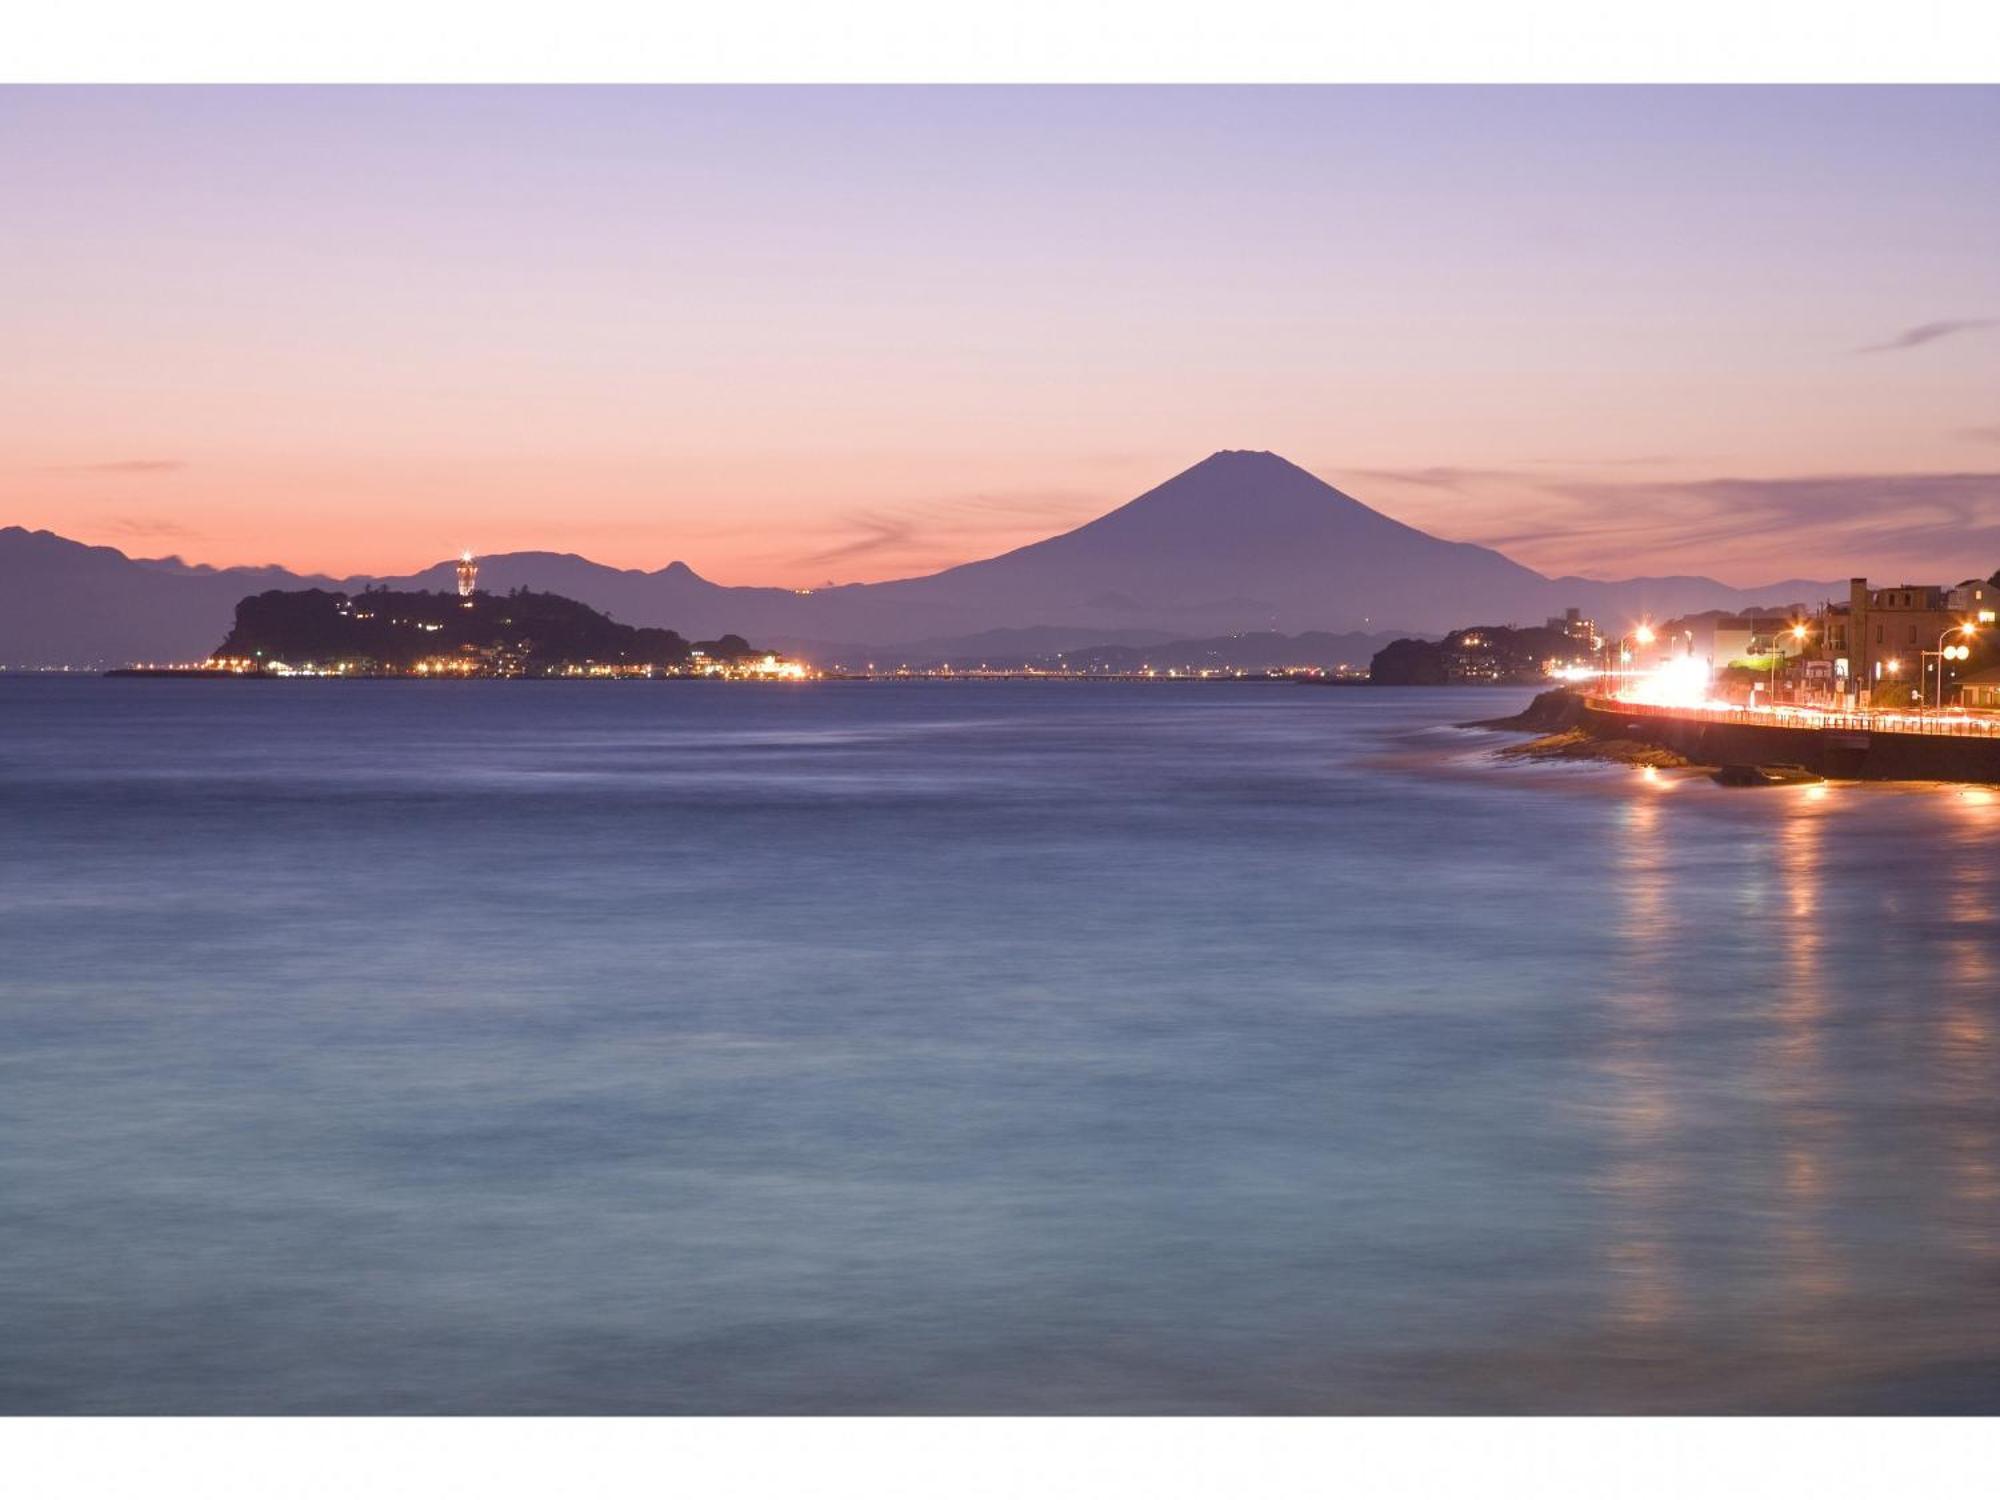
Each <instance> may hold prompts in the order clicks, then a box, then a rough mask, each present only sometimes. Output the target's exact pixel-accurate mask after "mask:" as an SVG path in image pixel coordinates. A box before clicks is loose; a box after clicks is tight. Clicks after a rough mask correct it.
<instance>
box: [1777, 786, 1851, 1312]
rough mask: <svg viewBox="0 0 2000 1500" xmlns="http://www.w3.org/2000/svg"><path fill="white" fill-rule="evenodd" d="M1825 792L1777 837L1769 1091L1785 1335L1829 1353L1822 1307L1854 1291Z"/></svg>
mask: <svg viewBox="0 0 2000 1500" xmlns="http://www.w3.org/2000/svg"><path fill="white" fill-rule="evenodd" d="M1825 793H1826V788H1825V787H1823V786H1814V787H1806V788H1803V789H1801V795H1799V796H1798V797H1796V798H1794V799H1793V802H1792V805H1791V806H1789V807H1787V808H1786V809H1785V813H1784V817H1783V821H1782V822H1781V823H1780V824H1779V825H1778V829H1777V833H1776V840H1775V862H1776V876H1777V890H1776V892H1775V902H1774V904H1775V905H1776V907H1777V909H1778V912H1779V920H1778V922H1777V923H1775V924H1773V930H1774V939H1775V941H1776V943H1777V946H1778V948H1779V952H1780V963H1779V966H1778V973H1777V976H1776V977H1777V980H1778V987H1777V1007H1776V1016H1775V1021H1776V1033H1777V1034H1776V1044H1775V1046H1774V1047H1773V1049H1772V1050H1771V1056H1772V1058H1773V1061H1772V1065H1771V1077H1770V1079H1769V1081H1768V1084H1767V1086H1766V1090H1765V1092H1766V1093H1767V1094H1768V1096H1769V1097H1770V1098H1771V1099H1773V1100H1774V1101H1775V1103H1776V1114H1777V1118H1776V1121H1775V1128H1774V1131H1773V1141H1774V1144H1775V1147H1776V1151H1777V1160H1776V1167H1777V1171H1776V1190H1775V1194H1774V1202H1773V1208H1774V1210H1775V1240H1776V1245H1775V1251H1776V1262H1777V1264H1776V1271H1777V1281H1778V1287H1777V1293H1778V1295H1777V1307H1778V1313H1779V1318H1780V1323H1781V1328H1780V1336H1781V1338H1782V1340H1783V1341H1784V1342H1785V1343H1786V1344H1787V1345H1788V1346H1789V1347H1791V1348H1793V1349H1794V1350H1811V1349H1817V1348H1820V1347H1822V1346H1824V1345H1825V1344H1826V1342H1827V1339H1828V1329H1829V1328H1830V1326H1831V1324H1830V1323H1829V1322H1828V1321H1826V1320H1824V1319H1822V1318H1820V1317H1819V1316H1818V1314H1819V1312H1820V1310H1821V1309H1822V1308H1823V1307H1824V1305H1825V1304H1826V1303H1827V1302H1828V1301H1829V1300H1830V1299H1831V1298H1833V1297H1835V1296H1837V1295H1838V1294H1839V1293H1840V1292H1841V1291H1842V1290H1843V1288H1844V1287H1845V1285H1846V1276H1845V1273H1844V1271H1843V1269H1842V1265H1841V1259H1840V1249H1839V1245H1838V1242H1837V1240H1836V1238H1835V1237H1834V1235H1833V1233H1832V1231H1831V1230H1830V1228H1829V1223H1828V1220H1829V1216H1830V1214H1831V1212H1832V1196H1833V1192H1834V1189H1835V1186H1836V1184H1835V1182H1834V1180H1833V1177H1834V1172H1833V1165H1832V1164H1833V1163H1834V1162H1836V1161H1838V1160H1839V1159H1840V1150H1839V1139H1838V1137H1839V1131H1840V1113H1839V1111H1838V1110H1836V1109H1834V1108H1833V1107H1831V1106H1830V1104H1829V1103H1828V1096H1829V1094H1830V1092H1831V1083H1832V1080H1831V1079H1830V1078H1829V1076H1828V1073H1827V1060H1826V1024H1827V1012H1828V1004H1829V1002H1828V998H1827V976H1826V974H1825V972H1824V966H1823V950H1824V948H1825V945H1826V941H1827V933H1826V920H1827V918H1826V913H1825V911H1824V909H1823V906H1824V903H1823V893H1822V882H1823V880H1824V878H1825V876H1824V866H1825V857H1826V847H1825V846H1826V826H1827V824H1826V815H1825V813H1826V800H1827V799H1826V795H1825Z"/></svg>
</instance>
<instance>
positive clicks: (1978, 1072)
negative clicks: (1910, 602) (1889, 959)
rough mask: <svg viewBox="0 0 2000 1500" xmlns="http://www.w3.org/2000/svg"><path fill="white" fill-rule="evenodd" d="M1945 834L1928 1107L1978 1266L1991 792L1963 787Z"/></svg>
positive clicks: (1990, 1221)
mask: <svg viewBox="0 0 2000 1500" xmlns="http://www.w3.org/2000/svg"><path fill="white" fill-rule="evenodd" d="M1953 821H1954V827H1953V829H1952V833H1953V837H1951V838H1950V840H1949V841H1948V843H1947V844H1946V849H1945V862H1946V869H1945V872H1944V873H1945V889H1944V892H1943V897H1942V902H1941V906H1942V910H1941V911H1940V912H1939V913H1938V914H1937V916H1938V921H1939V922H1940V923H1941V924H1942V928H1943V933H1942V940H1941V947H1942V951H1943V959H1944V965H1943V974H1942V976H1941V978H1942V983H1941V984H1940V986H1939V993H1938V997H1937V1003H1936V1005H1935V1007H1934V1008H1933V1009H1932V1010H1931V1011H1930V1013H1929V1014H1930V1017H1931V1032H1932V1036H1931V1051H1932V1053H1933V1055H1934V1057H1935V1058H1936V1065H1937V1104H1938V1108H1939V1110H1940V1112H1941V1114H1942V1117H1943V1119H1944V1120H1945V1121H1946V1131H1945V1139H1944V1148H1945V1161H1946V1164H1947V1171H1948V1173H1949V1179H1950V1190H1951V1193H1952V1196H1953V1199H1954V1202H1955V1207H1956V1210H1957V1211H1956V1212H1955V1213H1954V1214H1953V1215H1952V1222H1953V1224H1954V1227H1955V1229H1956V1231H1957V1233H1956V1235H1955V1238H1956V1239H1957V1240H1958V1241H1959V1245H1960V1248H1961V1249H1962V1250H1963V1251H1964V1252H1965V1253H1966V1254H1968V1255H1969V1256H1972V1257H1974V1258H1975V1260H1976V1261H1977V1262H1990V1261H1992V1260H1993V1259H1994V1258H1996V1256H2000V1238H1996V1231H2000V1225H1996V1223H1995V1213H1994V1210H1995V1206H1996V1203H2000V1174H1996V1168H1995V1164H1994V1155H1995V1151H1996V1149H1997V1148H2000V1134H1996V1132H1995V1129H1994V1126H1993V1115H1992V1101H1993V1098H1994V1093H1995V1087H1996V1084H1997V1083H2000V1078H1996V1070H1995V1067H1994V1025H1993V1008H1994V997H1995V994H1996V991H2000V964H1996V963H1995V960H1994V956H1993V947H1994V943H1995V941H1996V925H1997V924H1996V917H1995V908H1994V903H1995V900H1996V896H1997V895H2000V892H1997V891H1996V886H1995V880H1994V872H1993V844H1992V837H1993V834H1994V833H1995V832H1996V831H2000V807H1996V806H1995V805H1994V801H1993V798H1992V796H1991V794H1990V793H1987V792H1985V791H1983V790H1980V789H1971V788H1968V789H1963V790H1961V791H1960V792H1959V793H1958V795H1956V796H1955V797H1954V798H1953Z"/></svg>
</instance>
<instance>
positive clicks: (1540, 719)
mask: <svg viewBox="0 0 2000 1500" xmlns="http://www.w3.org/2000/svg"><path fill="white" fill-rule="evenodd" d="M1459 727H1460V728H1462V729H1507V730H1514V731H1517V732H1521V733H1529V734H1534V735H1535V736H1536V738H1534V739H1532V740H1529V741H1528V742H1527V743H1526V744H1522V745H1508V746H1506V747H1505V748H1504V749H1501V750H1499V751H1496V752H1495V753H1496V754H1497V755H1499V756H1501V757H1502V758H1504V759H1507V760H1594V761H1608V762H1610V763H1612V764H1613V765H1621V766H1653V767H1656V768H1657V769H1660V770H1682V769H1690V768H1696V767H1697V763H1696V762H1694V761H1691V760H1689V759H1688V758H1687V757H1686V756H1684V755H1682V754H1680V753H1679V752H1677V751H1674V750H1669V749H1667V748H1665V747H1664V746H1661V745H1648V744H1645V743H1644V742H1642V741H1639V740H1626V739H1606V738H1604V737H1602V736H1600V735H1595V734H1592V733H1590V732H1589V730H1588V729H1586V728H1585V727H1584V712H1583V699H1582V698H1580V697H1579V696H1578V695H1577V694H1575V693H1573V692H1571V691H1570V690H1569V689H1567V688H1551V689H1549V690H1548V691H1547V692H1544V693H1537V694H1536V695H1535V701H1534V702H1532V703H1530V704H1529V705H1528V706H1527V707H1526V708H1525V709H1523V710H1522V711H1521V712H1520V713H1518V714H1512V715H1510V716H1508V717H1507V718H1504V719H1484V720H1481V721H1479V722H1477V723H1473V724H1463V725H1460V726H1459Z"/></svg>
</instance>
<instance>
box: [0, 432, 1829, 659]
mask: <svg viewBox="0 0 2000 1500" xmlns="http://www.w3.org/2000/svg"><path fill="white" fill-rule="evenodd" d="M479 582H480V587H482V588H484V589H490V590H494V591H498V592H505V591H506V590H509V589H512V588H516V587H523V588H533V589H537V590H546V591H549V592H554V593H558V594H563V595H566V596H568V597H570V598H573V599H578V600H581V601H582V602H584V603H586V604H589V605H590V606H592V607H593V608H595V609H599V610H603V611H605V612H606V613H609V614H611V615H613V616H615V617H616V618H618V619H619V620H621V621H623V622H625V623H627V624H632V625H647V626H659V627H665V628H670V629H674V630H678V631H680V632H681V633H682V634H683V635H686V636H689V637H699V636H717V635H721V634H723V633H725V632H735V633H737V634H740V635H746V636H749V637H751V638H753V639H756V640H759V641H764V642H767V643H770V644H773V645H776V646H779V647H781V648H784V649H788V650H795V651H800V652H802V653H803V654H806V655H808V656H812V657H814V658H815V659H831V658H832V657H833V656H835V655H840V656H844V657H850V658H851V656H852V655H853V653H855V652H857V651H865V650H867V649H869V648H870V647H871V646H874V647H876V648H877V649H878V650H881V651H891V652H893V651H896V650H898V649H900V648H898V647H896V645H895V643H899V642H903V643H919V644H928V645H930V646H933V647H937V646H942V645H944V644H945V643H946V642H949V641H955V640H958V639H961V638H965V637H982V636H986V635H987V633H990V632H1007V631H1025V630H1034V631H1039V632H1041V633H1042V638H1043V642H1044V643H1043V644H1042V645H1041V649H1042V650H1043V651H1049V650H1062V649H1066V646H1067V644H1077V645H1084V644H1090V645H1102V644H1131V645H1143V644H1148V643H1150V642H1152V641H1165V640H1170V639H1184V638H1208V637H1217V636H1224V635H1230V634H1237V633H1241V632H1246V631H1277V632H1305V631H1346V632H1361V633H1366V634H1406V635H1407V634H1441V633H1442V632H1444V631H1446V630H1449V629H1451V628H1452V627H1454V626H1457V625H1462V624H1464V623H1466V622H1467V621H1469V620H1491V621H1516V622H1520V623H1525V624H1536V623H1539V622H1540V621H1541V620H1543V619H1545V618H1547V617H1548V616H1550V615H1553V614H1558V613H1560V612H1561V611H1562V610H1563V609H1564V608H1565V607H1567V606H1570V605H1576V606H1579V607H1581V608H1582V609H1583V610H1584V612H1585V613H1586V614H1588V615H1591V616H1593V617H1595V618H1597V619H1600V620H1603V621H1607V622H1616V621H1621V620H1628V619H1636V618H1638V617H1639V616H1640V615H1642V614H1644V615H1651V616H1654V617H1665V616H1669V615H1675V614H1685V613H1691V612H1694V611H1697V610H1702V609H1744V608H1749V607H1753V606H1756V605H1765V606H1771V607H1781V606H1783V605H1786V604H1790V603H1793V602H1815V601H1817V600H1819V599H1822V598H1827V597H1836V596H1843V595H1844V594H1845V591H1846V589H1845V585H1844V584H1841V585H1839V586H1835V585H1832V584H1824V583H1811V582H1796V581H1794V582H1791V583H1787V584H1783V585H1774V586H1773V587H1771V588H1768V589H1758V590H1745V589H1735V588H1731V587H1729V586H1728V585H1725V584H1721V583H1717V582H1716V581H1715V580H1714V579H1710V578H1684V577H1675V578H1632V579H1624V580H1619V581H1610V582H1607V581H1603V580H1597V579H1583V578H1559V579H1551V578H1547V577H1544V576H1543V575H1542V574H1540V573H1537V572H1535V571H1534V570H1533V569H1531V568H1526V567H1523V566H1522V565H1521V564H1519V563H1516V562H1514V561H1512V560H1511V559H1509V558H1507V557H1505V556H1503V555H1502V554H1501V553H1498V552H1495V551H1493V550H1492V549H1491V548H1488V547H1479V546H1474V545H1472V544H1471V543H1468V542H1448V541H1444V540H1442V539H1441V538H1438V537H1434V536H1431V535H1429V534H1428V533H1425V532H1422V531H1419V530H1417V529H1416V528H1415V527H1412V526H1406V525H1404V524H1403V523H1402V522H1400V521H1396V520H1393V519H1391V518H1390V517H1388V516H1385V515H1383V514H1382V513H1381V512H1379V511H1376V510H1372V509H1370V508H1369V507H1368V506H1366V505H1364V504H1362V503H1361V502H1360V501H1359V500H1356V499H1354V498H1353V497H1352V496H1350V495H1346V494H1343V493H1342V492H1341V491H1339V490H1337V489H1335V488H1334V487H1333V486H1332V485H1330V484H1327V483H1325V482H1324V481H1323V480H1320V479H1318V478H1316V477H1314V476H1313V475H1311V474H1309V473H1307V472H1306V471H1305V470H1304V469H1301V468H1299V467H1298V466H1297V465H1296V464H1292V463H1288V462H1287V461H1286V460H1284V459H1282V458H1280V457H1278V456H1277V455H1276V454H1272V453H1256V452H1240V451H1230V452H1223V453H1216V454H1213V455H1211V456H1210V457H1208V458H1205V459H1203V460H1202V461H1201V462H1200V463H1198V464H1196V465H1195V466H1194V467H1193V468H1191V469H1188V470H1186V471H1184V472H1182V473H1180V474H1177V475H1175V476H1174V477H1173V478H1172V479H1169V480H1168V481H1167V482H1166V483H1165V484H1162V485H1160V486H1158V487H1157V488H1155V489H1152V490H1148V491H1147V492H1146V493H1145V494H1143V495H1141V496H1139V497H1138V498H1137V499H1135V500H1132V501H1130V502H1129V503H1127V504H1125V505H1122V506H1120V507H1119V508H1118V509H1116V510H1114V511H1112V512H1110V513H1109V514H1107V515H1104V516H1100V517H1099V518H1098V519H1096V520H1094V521H1091V522H1088V523H1087V524H1085V525H1083V526H1079V527H1077V528H1076V529H1075V530H1073V531H1067V532H1064V533H1062V534H1061V535H1060V536H1053V537H1049V538H1047V539H1046V540H1044V541H1039V542H1035V543H1032V544H1031V545H1029V546H1026V547H1020V548H1017V549H1015V550H1014V551H1012V552H1008V553H1005V554H1003V555H1001V556H999V557H992V558H987V559H984V560H983V561H979V562H971V563H965V564H962V565H960V566H958V567H954V568H947V569H945V570H944V571H943V572H940V573H934V574H931V575H929V576H928V577H923V578H906V579H899V580H896V581H894V582H888V583H873V584H848V585H845V586H842V587H837V588H826V589H815V590H809V591H801V590H792V589H781V588H740V587H728V586H724V585H722V584H717V583H712V582H710V581H709V580H707V579H705V578H702V577H701V576H700V575H698V574H697V573H696V572H695V571H694V570H693V569H692V568H690V567H688V566H687V565H686V564H685V563H680V562H676V563H672V564H670V565H669V566H667V567H664V568H660V569H657V570H655V571H651V572H648V571H645V570H642V569H636V568H609V567H605V566H604V565H603V564H601V563H594V562H591V561H590V560H589V559H588V558H583V557H578V556H576V555H575V554H573V553H559V552H513V553H505V554H501V555H498V556H493V557H485V558H482V559H481V560H480V574H479ZM371 583H373V584H386V585H387V586H389V587H391V588H401V589H448V588H451V587H452V586H453V579H452V564H451V563H450V562H440V563H437V564H435V565H433V566H431V567H429V568H425V569H423V570H422V571H420V572H416V573H411V574H405V575H401V576H396V577H389V578H349V579H328V578H321V577H317V576H313V577H301V576H299V575H295V574H292V573H289V572H287V571H286V570H284V569H282V568H222V569H216V568H206V567H197V566H190V565H188V564H186V563H183V562H181V561H180V560H179V559H178V558H160V559H133V558H128V557H126V556H125V555H124V554H123V553H121V552H119V551H117V550H116V549H115V548H110V547H89V546H84V545H82V544H80V543H77V542H72V541H69V540H66V539H65V538H62V537H58V536H54V535H52V534H51V533H49V532H46V531H35V532H30V531H25V530H23V529H22V528H20V527H18V526H14V527H7V528H4V529H0V665H17V666H21V665H64V664H67V665H73V666H103V665H117V664H120V663H122V662H125V661H129V660H134V659H176V658H187V657H191V656H197V655H202V654H205V653H206V652H207V651H209V650H211V649H212V648H213V646H214V644H215V643H216V642H217V641H219V640H220V639H221V638H222V636H223V634H224V633H225V632H226V631H227V629H228V628H229V620H230V617H231V611H232V610H233V609H234V607H235V604H236V601H237V600H238V599H240V598H242V597H243V596H244V595H246V594H252V593H259V592H262V591H264V590H266V589H272V588H307V587H323V588H338V589H345V590H347V591H348V592H353V591H355V590H358V589H360V588H362V587H365V586H366V585H368V584H371ZM988 638H991V637H988ZM1058 639H1060V640H1061V641H1063V642H1064V643H1065V644H1062V645H1055V644H1049V643H1050V642H1053V641H1055V640H1058ZM833 642H837V643H840V644H839V645H837V646H835V645H827V644H823V643H833ZM977 650H978V647H976V646H975V647H974V648H973V652H969V653H967V654H974V653H976V652H977ZM904 654H916V655H924V656H944V655H952V656H956V655H958V654H959V653H958V652H957V651H955V650H936V649H933V650H929V651H920V652H915V653H911V652H908V651H905V653H904Z"/></svg>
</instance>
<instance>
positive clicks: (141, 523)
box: [104, 516, 201, 537]
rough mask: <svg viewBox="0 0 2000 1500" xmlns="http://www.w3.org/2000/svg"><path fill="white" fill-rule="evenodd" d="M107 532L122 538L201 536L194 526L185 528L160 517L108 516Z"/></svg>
mask: <svg viewBox="0 0 2000 1500" xmlns="http://www.w3.org/2000/svg"><path fill="white" fill-rule="evenodd" d="M104 526H105V529H106V530H109V531H115V532H117V533H119V534H120V535H122V536H166V537H198V536H200V535H201V533H200V532H199V531H196V530H195V529H194V528H193V527H192V526H184V525H182V524H181V523H180V522H179V521H169V520H166V519H165V518H163V517H160V516H107V517H106V518H105V520H104Z"/></svg>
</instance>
